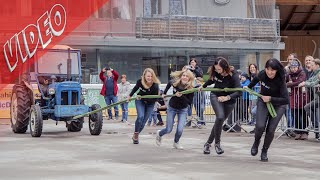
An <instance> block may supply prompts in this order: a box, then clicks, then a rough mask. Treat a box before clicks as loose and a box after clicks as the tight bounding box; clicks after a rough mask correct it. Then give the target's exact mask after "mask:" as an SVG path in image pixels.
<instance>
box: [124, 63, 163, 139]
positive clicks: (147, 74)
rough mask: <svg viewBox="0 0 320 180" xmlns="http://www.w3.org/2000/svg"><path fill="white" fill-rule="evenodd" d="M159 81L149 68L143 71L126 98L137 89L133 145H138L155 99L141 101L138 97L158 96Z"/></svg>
mask: <svg viewBox="0 0 320 180" xmlns="http://www.w3.org/2000/svg"><path fill="white" fill-rule="evenodd" d="M159 84H160V81H159V79H158V78H157V76H156V74H155V73H154V71H153V70H152V69H151V68H146V69H145V70H144V71H143V74H142V76H141V79H139V80H138V81H137V83H136V85H135V86H134V88H133V89H132V91H131V93H130V94H129V96H128V101H129V99H130V98H131V97H132V96H133V94H134V93H136V91H137V90H138V89H139V92H138V94H137V95H138V98H137V100H136V101H135V105H136V110H137V119H136V122H135V130H134V134H133V137H132V140H133V144H139V133H141V131H142V130H143V128H144V126H145V124H146V122H147V120H148V118H149V117H150V114H151V113H152V111H153V108H154V104H155V102H156V101H157V99H141V98H139V96H144V95H158V94H159Z"/></svg>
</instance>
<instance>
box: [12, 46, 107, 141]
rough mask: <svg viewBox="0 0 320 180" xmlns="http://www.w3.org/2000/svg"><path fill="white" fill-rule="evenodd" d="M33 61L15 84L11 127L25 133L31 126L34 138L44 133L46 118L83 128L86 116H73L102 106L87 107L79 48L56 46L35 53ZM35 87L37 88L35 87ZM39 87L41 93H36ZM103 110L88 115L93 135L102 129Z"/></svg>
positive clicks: (70, 126)
mask: <svg viewBox="0 0 320 180" xmlns="http://www.w3.org/2000/svg"><path fill="white" fill-rule="evenodd" d="M34 59H35V60H34V62H30V63H28V64H27V65H25V67H24V69H25V70H24V73H23V74H22V75H21V76H20V77H19V82H18V83H17V84H15V85H14V87H13V90H12V96H11V108H10V114H11V127H12V130H13V132H15V133H25V132H26V131H27V129H28V126H29V128H30V133H31V136H32V137H40V136H41V134H42V127H43V120H48V119H52V120H55V121H56V123H58V122H59V121H64V122H65V123H66V127H67V130H68V131H70V132H78V131H81V129H82V127H83V123H84V118H79V119H76V120H74V119H73V117H74V116H77V115H81V114H84V113H87V112H91V111H94V110H97V109H100V105H98V104H94V105H92V106H90V107H89V106H87V105H85V104H84V98H83V95H84V94H85V93H86V90H85V89H83V88H81V84H80V82H81V79H82V77H81V64H80V63H81V60H80V50H75V49H70V48H66V47H64V48H61V47H58V48H55V47H54V48H53V49H50V50H48V51H46V52H41V51H39V52H38V53H37V54H35V58H34ZM34 87H36V88H34ZM35 89H38V91H39V93H35V91H37V90H35ZM102 125H103V117H102V112H101V111H99V112H96V113H94V114H92V115H90V116H89V131H90V134H91V135H99V134H100V133H101V130H102Z"/></svg>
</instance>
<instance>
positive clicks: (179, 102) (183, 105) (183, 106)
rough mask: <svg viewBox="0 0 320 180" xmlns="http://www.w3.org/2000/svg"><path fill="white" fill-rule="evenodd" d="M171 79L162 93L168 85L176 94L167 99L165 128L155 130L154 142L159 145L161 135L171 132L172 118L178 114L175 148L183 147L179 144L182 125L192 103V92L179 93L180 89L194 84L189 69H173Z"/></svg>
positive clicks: (191, 86) (167, 88)
mask: <svg viewBox="0 0 320 180" xmlns="http://www.w3.org/2000/svg"><path fill="white" fill-rule="evenodd" d="M171 77H172V80H171V81H170V82H169V83H168V84H167V87H166V89H165V90H164V93H163V94H164V95H165V94H166V93H167V92H168V90H169V89H170V87H171V86H172V87H173V93H174V94H175V95H176V96H174V97H172V98H171V99H170V101H169V104H168V107H167V122H166V128H164V129H162V130H158V131H157V137H156V143H157V145H158V146H160V145H161V139H162V136H164V135H165V134H169V133H171V131H172V129H173V124H174V118H175V116H176V115H177V116H178V126H177V131H176V134H175V138H174V143H173V147H174V148H176V149H183V147H182V146H181V145H180V144H179V140H180V137H181V136H182V132H183V127H184V125H185V123H186V120H187V111H188V106H189V105H191V104H192V100H193V95H194V93H190V94H181V92H182V91H185V90H188V89H192V88H193V86H194V78H195V77H194V75H193V73H192V72H191V71H190V70H182V71H175V72H172V73H171Z"/></svg>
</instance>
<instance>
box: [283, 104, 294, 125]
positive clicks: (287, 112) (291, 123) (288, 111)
mask: <svg viewBox="0 0 320 180" xmlns="http://www.w3.org/2000/svg"><path fill="white" fill-rule="evenodd" d="M285 116H286V118H287V122H288V127H293V121H292V117H291V108H290V104H289V105H287V108H286V113H285Z"/></svg>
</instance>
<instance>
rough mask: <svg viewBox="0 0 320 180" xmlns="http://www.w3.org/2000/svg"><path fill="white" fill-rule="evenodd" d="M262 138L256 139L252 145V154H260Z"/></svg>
mask: <svg viewBox="0 0 320 180" xmlns="http://www.w3.org/2000/svg"><path fill="white" fill-rule="evenodd" d="M259 144H260V140H255V141H254V143H253V145H252V147H251V155H252V156H256V155H257V154H258V148H259Z"/></svg>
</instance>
